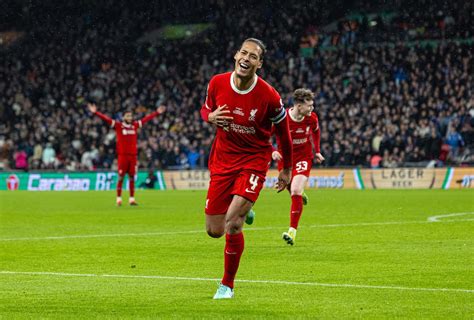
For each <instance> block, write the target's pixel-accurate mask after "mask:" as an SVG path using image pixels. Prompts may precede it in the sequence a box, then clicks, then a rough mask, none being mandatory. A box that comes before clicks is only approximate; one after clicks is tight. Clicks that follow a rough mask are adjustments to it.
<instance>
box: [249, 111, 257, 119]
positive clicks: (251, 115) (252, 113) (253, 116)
mask: <svg viewBox="0 0 474 320" xmlns="http://www.w3.org/2000/svg"><path fill="white" fill-rule="evenodd" d="M257 111H258V109H252V110H250V116H249V121H255V114H256V113H257Z"/></svg>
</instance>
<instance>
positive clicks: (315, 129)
mask: <svg viewBox="0 0 474 320" xmlns="http://www.w3.org/2000/svg"><path fill="white" fill-rule="evenodd" d="M314 115H315V117H314V118H315V122H314V123H313V143H314V151H316V153H320V152H321V147H320V136H321V130H319V121H318V116H316V114H314Z"/></svg>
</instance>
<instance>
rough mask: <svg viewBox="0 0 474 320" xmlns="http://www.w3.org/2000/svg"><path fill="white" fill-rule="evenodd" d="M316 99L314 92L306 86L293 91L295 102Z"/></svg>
mask: <svg viewBox="0 0 474 320" xmlns="http://www.w3.org/2000/svg"><path fill="white" fill-rule="evenodd" d="M313 99H314V93H313V92H312V91H311V90H309V89H305V88H299V89H296V90H295V92H294V93H293V100H294V101H295V103H304V102H305V101H307V100H313Z"/></svg>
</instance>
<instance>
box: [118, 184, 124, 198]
mask: <svg viewBox="0 0 474 320" xmlns="http://www.w3.org/2000/svg"><path fill="white" fill-rule="evenodd" d="M122 185H123V180H118V181H117V197H121V196H122Z"/></svg>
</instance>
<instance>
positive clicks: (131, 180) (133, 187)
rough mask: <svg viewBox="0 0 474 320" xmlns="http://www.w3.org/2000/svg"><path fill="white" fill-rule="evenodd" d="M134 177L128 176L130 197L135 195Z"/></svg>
mask: <svg viewBox="0 0 474 320" xmlns="http://www.w3.org/2000/svg"><path fill="white" fill-rule="evenodd" d="M134 178H135V177H129V178H128V179H129V181H128V186H129V187H130V197H131V198H133V196H134V195H135V179H134Z"/></svg>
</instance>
